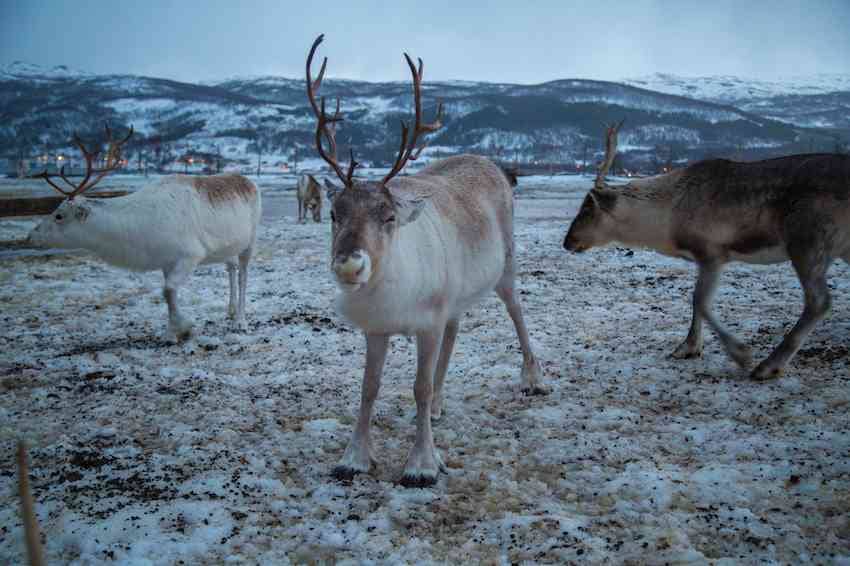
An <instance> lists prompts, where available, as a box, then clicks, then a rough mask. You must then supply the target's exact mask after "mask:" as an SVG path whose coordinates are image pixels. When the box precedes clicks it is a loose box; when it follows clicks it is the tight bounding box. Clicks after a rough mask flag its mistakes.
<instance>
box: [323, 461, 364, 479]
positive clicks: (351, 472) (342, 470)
mask: <svg viewBox="0 0 850 566" xmlns="http://www.w3.org/2000/svg"><path fill="white" fill-rule="evenodd" d="M367 471H368V470H358V469H356V468H352V467H350V466H343V465H341V464H340V465H339V466H334V469H333V470H331V475H332V476H333V477H334V479H336V480H339V481H351V480H353V479H354V476H356V475H357V474H365V473H366V472H367Z"/></svg>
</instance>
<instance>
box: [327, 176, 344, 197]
mask: <svg viewBox="0 0 850 566" xmlns="http://www.w3.org/2000/svg"><path fill="white" fill-rule="evenodd" d="M325 189H327V191H326V192H325V196H326V197H328V200H329V201H333V199H334V198H336V196H337V195H338V194H339V193H340V192H341V191H342V187H338V186H337V185H334V184H333V183H331V182H330V181H328V180H327V179H325Z"/></svg>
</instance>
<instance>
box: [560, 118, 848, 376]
mask: <svg viewBox="0 0 850 566" xmlns="http://www.w3.org/2000/svg"><path fill="white" fill-rule="evenodd" d="M618 130H619V126H612V127H610V128H608V135H607V149H606V155H605V160H604V162H603V164H602V166H601V167H600V170H599V175H598V176H597V178H596V183H595V185H594V187H593V189H592V190H591V191H590V193H589V194H588V195H587V197H586V198H585V200H584V203H583V204H582V206H581V209H580V211H579V214H578V216H577V217H576V218H575V220H573V222H572V225H571V226H570V229H569V232H568V233H567V236H566V238H565V239H564V248H566V249H567V250H571V251H575V252H582V251H585V250H587V249H589V248H592V247H596V246H601V245H604V244H607V243H609V242H612V241H617V242H621V243H623V244H626V245H635V246H644V247H648V248H652V249H655V250H656V251H659V252H661V253H663V254H666V255H670V256H675V257H681V258H685V259H688V260H692V261H695V262H696V263H697V265H698V267H699V276H698V279H697V283H696V287H695V289H694V295H693V319H692V322H691V328H690V331H689V332H688V336H687V338H686V339H685V341H684V342H683V343H682V344H681V345H680V346H679V347H678V348H677V349H676V350H675V351H674V352H673V354H672V355H673V357H676V358H690V357H694V356H700V355H702V321H703V320H705V321H706V322H708V324H709V326H711V328H712V329H713V330H714V331H715V332H716V333H717V335H718V337H719V338H720V340H721V342H722V343H723V346H724V348H725V349H726V351H727V352H728V353H729V355H730V356H731V357H732V359H733V360H735V362H737V363H738V365H740V366H741V367H742V368H747V367H748V366H749V364H750V359H751V355H750V350H749V348H748V347H747V346H746V345H744V344H742V343H741V342H739V341H738V340H736V339H735V337H733V336H732V335H731V334H730V333H729V331H728V330H726V329H725V328H724V327H723V326H722V325H721V324H720V322H719V321H718V320H717V319H716V318H715V317H714V315H713V314H712V312H711V301H712V297H713V295H714V291H715V289H716V287H717V282H718V279H719V278H720V274H721V271H722V269H723V267H724V266H725V265H726V264H727V263H729V262H731V261H742V262H745V263H758V264H771V263H781V262H785V261H788V260H790V261H791V264H792V266H793V267H794V270H795V271H796V272H797V276H798V277H799V279H800V284H801V285H802V287H803V292H804V295H805V302H804V307H803V314H802V315H801V316H800V319H799V320H798V321H797V324H796V325H795V326H794V328H793V329H792V330H791V331H790V332H789V333H788V334H787V335H786V336H785V338H784V339H783V340H782V343H781V344H780V345H779V346H778V347H777V348H776V349H775V350H774V351H773V352H772V353H771V354H770V356H768V357H767V359H765V360H764V361H762V362H761V363H760V364H759V365H758V367H756V368H755V369H754V370H753V372H752V377H753V378H755V379H770V378H774V377H777V376H779V375H780V374H781V373H782V371H783V369H784V368H785V366H786V364H787V363H788V362H789V361H790V360H791V358H792V357H794V354H796V353H797V350H799V348H800V346H801V345H802V344H803V341H804V340H805V339H806V337H807V336H808V335H809V333H810V332H811V331H812V329H813V328H814V327H815V325H816V324H817V323H818V322H819V321H820V320H821V319H822V318H824V316H826V314H827V312H828V311H829V308H830V294H829V288H828V287H827V283H826V274H827V270H828V269H829V266H830V265H831V264H832V262H833V261H834V260H835V259H843V260H844V261H847V262H850V156H846V155H839V154H807V155H792V156H788V157H780V158H777V159H768V160H765V161H757V162H752V163H738V162H734V161H728V160H726V159H712V160H708V161H701V162H699V163H695V164H693V165H690V166H688V167H685V168H684V169H679V170H675V171H672V172H671V173H667V174H665V175H659V176H656V177H650V178H647V179H640V180H637V181H633V182H631V183H629V184H628V185H625V186H620V187H610V186H608V185H607V184H606V183H605V174H606V173H607V171H608V169H609V168H610V166H611V163H612V161H613V160H614V155H615V154H616V151H617V132H618Z"/></svg>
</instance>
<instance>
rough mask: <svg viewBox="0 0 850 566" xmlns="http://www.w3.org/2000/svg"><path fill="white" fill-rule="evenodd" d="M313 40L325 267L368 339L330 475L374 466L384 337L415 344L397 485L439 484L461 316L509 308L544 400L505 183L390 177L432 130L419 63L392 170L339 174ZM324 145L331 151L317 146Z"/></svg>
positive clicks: (496, 174) (430, 172)
mask: <svg viewBox="0 0 850 566" xmlns="http://www.w3.org/2000/svg"><path fill="white" fill-rule="evenodd" d="M322 39H323V36H319V37H318V38H317V39H316V41H315V42H314V43H313V46H312V48H311V49H310V54H309V56H308V57H307V95H308V98H309V99H310V104H311V106H312V108H313V111H314V112H315V114H316V117H317V119H318V124H317V127H316V148H317V150H318V152H319V155H320V156H321V157H322V158H323V159H324V160H325V161H326V162H327V163H328V165H330V166H331V168H332V169H333V170H334V171H335V172H336V174H337V176H338V177H339V179H340V181H342V183H343V187H342V188H341V189H339V190H337V191H335V192H334V193H333V195H332V207H331V220H332V222H333V228H332V238H333V240H332V245H331V268H332V270H333V273H334V275H335V277H336V281H337V284H338V286H339V290H340V294H339V297H338V301H337V306H338V309H339V311H340V312H341V313H342V314H343V315H344V316H345V317H346V318H348V319H349V320H350V321H351V322H353V323H354V324H355V325H357V326H359V327H360V328H362V329H363V331H364V333H365V336H366V369H365V372H364V376H363V391H362V397H361V401H360V414H359V417H358V421H357V425H356V427H355V429H354V433H353V435H352V437H351V441H350V442H349V444H348V447H347V448H346V450H345V454H344V455H343V457H342V460H341V461H340V462H339V465H338V466H336V468H335V469H334V471H333V473H334V475H335V476H336V477H338V478H350V477H352V476H353V475H354V474H357V473H360V472H367V471H368V470H369V469H370V466H371V465H372V462H373V451H372V441H371V436H370V420H371V416H372V407H373V405H374V402H375V399H376V397H377V395H378V388H379V387H380V383H381V375H382V373H383V367H384V359H385V357H386V354H387V346H388V344H389V337H390V336H391V335H392V334H406V335H414V336H416V344H417V352H418V354H417V370H416V381H415V384H414V387H413V391H414V396H415V398H416V440H415V442H414V444H413V447H412V449H411V451H410V454H409V456H408V458H407V463H406V464H405V467H404V474H403V476H402V480H401V483H402V484H403V485H405V486H425V485H431V484H433V483H435V482H436V480H437V475H438V474H439V472H440V471H444V470H445V466H444V464H443V462H442V460H441V458H440V456H439V454H438V452H437V450H436V448H435V446H434V439H433V435H432V432H431V419H432V418H439V417H440V415H441V412H442V402H443V381H444V379H445V376H446V370H447V369H448V365H449V358H450V357H451V354H452V349H453V347H454V342H455V337H456V336H457V333H458V325H459V317H460V315H461V314H463V312H464V311H466V310H468V309H469V308H471V307H472V306H473V305H474V304H475V303H476V302H477V301H478V300H479V299H480V298H481V297H482V296H483V295H485V294H486V293H488V292H490V291H492V290H495V291H496V293H497V295H498V296H499V297H500V298H501V299H502V301H503V302H504V303H505V306H506V307H507V310H508V313H509V315H510V317H511V318H512V320H513V322H514V325H515V327H516V332H517V335H518V337H519V341H520V346H521V348H522V354H523V365H522V386H523V389H524V390H525V391H527V392H531V393H542V392H544V388H543V387H542V386H541V384H540V375H539V374H540V369H539V366H538V363H537V360H536V359H535V357H534V354H533V352H532V350H531V345H530V343H529V339H528V332H527V330H526V327H525V322H524V321H523V316H522V309H521V308H520V305H519V303H518V302H517V300H516V298H515V293H514V243H513V199H512V192H511V185H510V183H509V182H508V179H507V178H506V177H505V175H504V173H503V172H502V171H501V169H499V167H498V166H497V165H496V164H494V163H493V162H491V161H489V160H487V159H484V158H481V157H475V156H472V155H461V156H457V157H451V158H448V159H444V160H442V161H439V162H436V163H433V164H431V165H429V166H427V167H425V168H424V169H422V170H421V171H420V172H419V173H417V174H415V175H411V176H407V177H397V176H396V175H397V174H398V173H399V172H400V171H401V170H402V169H403V168H404V166H405V165H406V164H407V163H408V161H411V160H415V159H416V158H418V157H419V155H420V154H421V152H422V150H423V149H424V147H425V145H424V144H423V145H422V146H421V147H417V143H418V141H419V139H420V137H422V136H423V135H424V134H427V133H430V132H434V131H436V130H437V129H438V128H440V116H441V111H442V106H440V107H439V108H438V110H437V120H436V121H435V122H433V123H430V124H427V123H423V121H422V99H421V92H420V91H421V83H422V61H421V60H420V61H419V67H418V69H417V67H416V66H415V65H414V63H413V61H412V60H411V59H410V57H409V56H407V55H406V54H405V59H406V61H407V64H408V66H409V67H410V71H411V74H412V75H413V99H414V110H415V122H414V125H413V128H412V130H411V129H409V128H408V126H407V124H404V123H403V124H402V135H401V144H400V147H399V150H398V156H397V157H396V160H395V163H394V165H393V167H392V169H391V170H390V172H389V173H387V175H386V176H385V177H384V178H383V179H381V180H380V181H362V180H359V179H355V178H354V176H353V175H354V170H355V168H356V167H357V162H356V161H354V156H353V152H352V155H351V161H350V163H349V166H348V171H347V173H343V169H342V167H341V166H340V165H339V163H338V162H337V159H336V141H335V139H334V131H333V128H332V125H333V124H334V123H336V122H339V121H340V120H342V118H341V116H340V115H339V103H337V110H336V112H335V113H334V114H333V115H328V114H326V112H325V101H324V99H321V102H317V101H316V97H315V92H316V91H317V90H318V89H319V87H320V85H321V82H322V77H323V75H324V72H325V67H326V65H327V58H325V60H324V62H323V63H322V67H321V71H320V72H319V76H318V78H317V79H316V80H315V81H314V80H313V79H312V76H311V72H310V68H311V63H312V60H313V56H314V54H315V51H316V48H317V47H318V46H319V44H320V43H321V42H322ZM325 145H327V149H326V148H325Z"/></svg>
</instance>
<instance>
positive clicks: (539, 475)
mask: <svg viewBox="0 0 850 566" xmlns="http://www.w3.org/2000/svg"><path fill="white" fill-rule="evenodd" d="M261 180H262V188H263V191H264V203H265V205H266V207H267V220H266V221H265V223H264V226H263V229H262V231H261V234H260V240H259V246H258V252H257V257H256V260H255V261H254V263H253V264H252V267H251V273H250V278H249V289H248V301H249V306H248V316H249V326H250V331H249V332H248V333H245V334H236V333H233V332H231V331H230V329H229V327H228V325H227V323H226V321H225V314H226V313H225V308H226V279H227V277H226V274H225V270H224V269H223V267H221V266H206V267H202V268H200V269H198V270H197V272H196V273H195V275H194V277H192V278H191V280H190V281H189V283H188V285H187V286H186V287H185V289H184V290H183V291H182V292H181V296H180V301H181V303H182V305H184V308H185V310H186V313H187V314H188V315H190V316H191V317H192V318H193V319H194V320H195V323H196V329H197V331H198V337H197V338H196V339H195V340H194V341H192V342H190V343H188V344H185V345H179V346H177V345H168V344H165V343H163V342H162V340H161V335H162V332H163V330H164V326H165V305H164V304H163V302H162V299H161V295H160V284H161V281H160V279H161V276H159V275H157V274H153V273H152V274H131V273H127V272H124V271H121V270H118V269H115V268H112V267H108V266H106V265H104V264H103V263H101V262H100V261H98V260H96V259H94V258H92V257H90V256H87V255H78V254H61V255H53V256H31V257H16V258H11V259H10V258H9V257H6V258H4V259H0V261H2V262H3V269H2V271H0V305H2V310H0V317H1V318H2V323H3V326H2V330H0V392H2V395H0V471H2V473H0V563H10V564H20V563H23V561H24V557H23V546H22V534H21V528H20V522H19V519H18V516H17V501H16V498H15V496H14V491H15V490H14V485H15V478H14V463H13V452H14V450H13V447H14V442H15V440H17V439H18V438H25V439H27V440H28V441H29V443H30V445H31V456H32V466H31V474H32V484H33V489H34V494H35V498H36V502H37V509H38V516H39V520H40V522H41V526H42V529H43V531H44V534H45V539H46V547H47V554H48V560H49V562H50V563H75V564H100V563H107V562H119V563H125V564H174V563H179V562H180V561H183V563H187V564H211V563H223V562H225V561H229V562H237V563H264V564H266V563H268V564H272V563H276V564H277V563H290V562H291V563H295V562H298V563H303V562H313V563H321V562H331V561H339V562H341V563H349V564H354V563H446V562H460V563H490V564H507V563H520V562H523V563H528V564H532V563H565V562H582V563H583V562H587V563H594V564H600V563H632V564H638V563H665V562H669V563H676V564H685V563H696V564H701V563H709V562H710V563H714V564H754V563H776V564H778V563H792V564H799V563H805V562H813V563H821V564H826V563H837V564H841V563H844V564H846V563H848V561H850V517H849V516H848V514H847V509H848V506H850V499H848V493H850V411H848V407H850V377H848V369H850V361H848V355H847V354H848V349H847V344H848V336H849V335H850V322H848V318H847V316H845V315H844V313H846V312H847V309H848V306H849V305H850V283H848V282H850V268H848V266H847V265H845V264H840V265H835V266H834V268H833V270H832V272H831V273H832V277H831V287H832V288H833V291H834V305H835V307H834V311H833V315H832V316H831V317H829V318H828V319H827V320H826V321H824V322H823V323H822V324H820V325H819V326H818V327H817V329H816V330H815V331H814V332H813V334H812V336H811V337H810V339H809V340H808V342H807V343H806V345H805V346H804V347H803V349H802V351H801V352H800V354H799V355H798V356H797V358H796V359H795V360H794V361H793V362H792V364H791V366H790V367H789V370H788V375H787V376H786V377H783V378H781V379H779V380H777V381H773V382H769V383H754V382H751V381H749V380H748V379H747V378H746V376H745V375H744V374H743V373H742V372H740V371H739V370H737V369H735V368H734V367H733V366H732V365H731V363H730V361H729V360H728V358H727V357H726V356H725V355H723V353H722V352H721V351H720V348H719V344H718V342H717V340H716V339H714V338H713V337H712V336H710V335H709V336H708V338H707V343H706V353H705V357H704V359H701V360H693V361H674V360H671V359H669V358H668V357H667V354H668V353H669V352H670V351H672V349H673V348H674V347H675V346H676V344H677V343H678V341H679V340H681V339H682V338H683V337H684V335H685V334H686V332H687V327H688V323H689V317H690V300H689V294H690V291H691V289H692V286H693V270H692V268H691V267H690V266H689V265H688V264H686V263H684V262H681V261H678V260H674V259H670V258H664V257H662V256H659V255H657V254H654V253H651V252H646V251H639V250H636V251H634V252H632V251H628V250H625V249H620V248H610V249H604V250H599V251H593V252H589V253H586V254H581V255H571V254H567V253H566V252H564V251H563V250H562V249H561V241H562V238H563V236H564V230H565V228H566V226H567V223H568V220H569V219H570V218H571V217H572V216H573V215H574V214H575V212H576V210H577V208H578V206H579V204H580V203H581V199H582V198H583V196H584V191H585V190H586V189H587V188H588V187H589V186H590V184H591V182H592V178H589V177H584V178H582V177H551V178H540V177H533V178H522V179H521V181H520V187H519V191H518V195H519V196H518V198H517V203H518V206H517V212H516V221H517V226H516V240H517V260H518V272H519V277H518V289H519V293H520V296H521V299H522V303H523V305H524V308H525V313H526V318H527V321H528V324H529V327H530V331H531V336H532V340H533V342H534V344H535V346H536V349H537V354H538V357H539V358H540V359H541V361H542V364H543V369H544V374H545V380H546V381H547V383H549V384H550V385H552V386H553V392H552V393H551V394H550V395H549V396H547V397H524V396H523V395H522V394H521V393H520V392H519V387H518V374H519V368H520V353H519V348H518V344H517V341H516V338H515V336H514V330H513V327H512V325H511V323H510V321H509V320H508V317H507V316H506V314H505V312H504V309H503V307H502V305H501V304H500V303H499V301H498V300H497V299H496V298H495V297H488V298H486V299H485V300H484V301H483V302H482V303H481V304H480V305H479V306H478V307H477V308H476V309H474V310H473V311H471V312H469V313H468V314H467V315H466V316H465V317H463V320H462V323H461V334H460V336H459V338H458V343H457V347H456V353H455V355H454V357H453V359H452V366H451V368H450V370H449V376H448V379H447V382H446V410H445V413H444V416H443V418H442V419H441V420H440V421H438V422H437V423H436V424H435V428H434V434H435V439H436V443H437V447H438V449H439V450H440V451H441V452H442V454H443V456H444V459H445V460H446V462H447V464H448V467H449V473H448V474H447V475H443V476H441V478H440V481H439V483H438V484H437V486H436V487H434V488H433V489H410V490H408V489H404V488H402V487H400V486H398V485H397V484H396V481H397V480H398V479H399V477H400V475H401V470H402V466H403V462H404V460H405V457H406V454H407V451H408V449H409V448H410V445H411V442H412V440H413V437H414V431H415V427H414V422H413V417H414V413H415V406H414V403H413V374H414V370H415V359H416V355H415V345H414V344H412V343H411V342H409V341H408V340H406V339H405V338H401V337H399V338H395V339H393V340H392V352H391V353H390V355H389V356H388V360H387V367H386V371H385V378H384V383H383V386H382V390H381V393H380V397H379V400H378V402H377V404H376V414H375V421H374V423H375V427H374V441H375V449H376V455H377V457H378V459H379V462H380V465H379V466H378V467H377V468H376V469H375V470H374V471H373V473H371V474H370V475H365V476H361V477H358V478H356V479H355V480H354V481H353V482H351V483H339V482H336V481H334V480H333V479H331V477H330V475H329V473H330V470H331V468H332V467H333V465H334V464H335V462H336V461H337V460H338V459H339V458H340V456H341V455H342V451H343V449H344V447H345V444H346V442H347V439H348V435H349V433H350V431H351V428H352V426H353V423H354V420H355V416H356V410H357V405H358V400H359V389H360V376H361V372H362V364H363V357H364V344H363V338H362V336H361V334H360V333H359V332H358V331H357V330H356V329H354V328H352V327H351V326H349V325H348V324H346V323H345V322H343V321H342V320H340V318H339V317H338V316H337V315H336V314H335V313H334V312H333V310H332V308H331V304H332V298H333V295H334V286H333V283H332V281H331V277H330V276H329V273H328V268H327V261H328V245H329V226H328V225H327V223H325V224H313V223H308V224H303V225H298V224H295V223H294V218H293V216H292V213H291V210H292V199H293V196H292V193H291V191H281V190H279V188H280V187H281V184H280V183H282V182H283V181H282V180H281V179H277V178H266V177H263V178H261ZM276 211H278V212H276ZM32 224H33V222H32V221H30V220H26V219H23V220H14V221H3V222H2V223H0V239H3V240H10V239H19V238H22V237H23V236H24V235H25V234H26V232H27V230H28V229H29V228H30V227H31V226H32ZM800 308H801V297H800V290H799V285H798V284H797V282H796V280H795V277H794V275H793V273H792V270H791V269H790V267H789V266H787V265H782V266H772V267H754V266H740V265H738V266H734V267H731V268H730V269H729V271H728V273H727V274H726V276H725V278H724V282H723V285H722V287H721V289H720V291H719V293H718V297H717V306H716V312H717V314H718V316H719V317H721V318H722V319H723V320H724V321H726V322H727V324H728V325H729V326H730V328H732V329H733V330H734V331H735V333H736V334H737V335H739V336H740V337H741V338H742V339H744V340H746V341H747V342H748V343H750V344H751V345H752V346H753V347H754V350H755V352H756V355H757V356H759V357H761V356H764V355H766V354H767V352H768V351H769V350H770V348H772V347H773V346H775V345H776V344H777V343H778V341H779V340H780V338H781V335H782V333H783V332H784V331H785V330H786V329H787V328H789V326H790V324H792V323H793V322H794V320H795V319H796V317H797V316H798V314H799V311H800Z"/></svg>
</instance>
